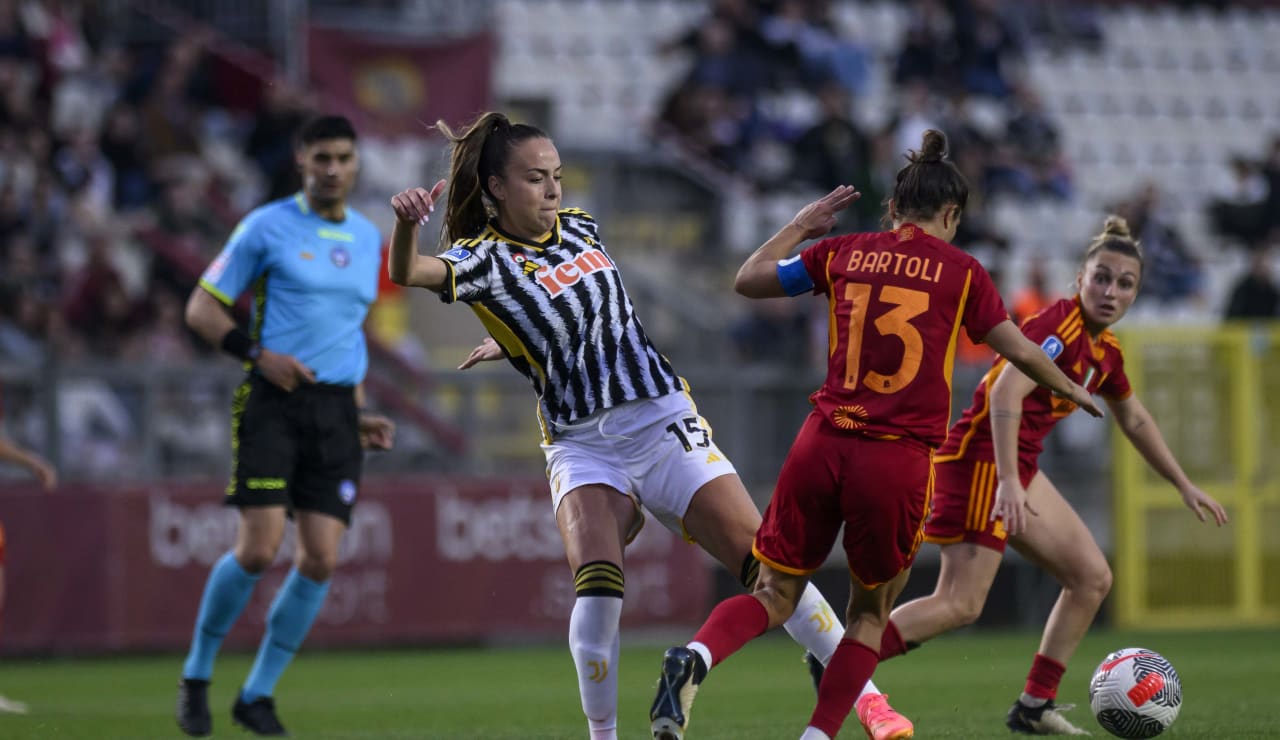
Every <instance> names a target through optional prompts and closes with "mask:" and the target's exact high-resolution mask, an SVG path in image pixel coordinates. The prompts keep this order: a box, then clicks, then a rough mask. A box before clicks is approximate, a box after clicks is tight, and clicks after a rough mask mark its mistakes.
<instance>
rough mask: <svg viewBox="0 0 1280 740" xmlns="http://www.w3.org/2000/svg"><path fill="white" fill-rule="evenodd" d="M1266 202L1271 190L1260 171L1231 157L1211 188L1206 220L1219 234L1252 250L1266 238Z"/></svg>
mask: <svg viewBox="0 0 1280 740" xmlns="http://www.w3.org/2000/svg"><path fill="white" fill-rule="evenodd" d="M1270 198H1271V186H1270V184H1269V183H1268V182H1267V177H1266V176H1264V175H1263V173H1262V168H1261V167H1260V166H1258V165H1257V164H1256V163H1254V162H1252V161H1250V160H1249V158H1248V157H1243V156H1240V155H1236V156H1233V157H1231V161H1230V163H1229V165H1228V169H1227V171H1226V172H1225V173H1223V175H1222V177H1221V178H1219V181H1218V183H1217V185H1216V187H1214V192H1213V199H1212V200H1211V201H1210V203H1209V219H1210V221H1211V222H1212V223H1213V228H1214V229H1215V230H1216V231H1217V232H1218V233H1219V234H1222V235H1223V236H1228V237H1233V238H1235V239H1239V240H1240V241H1241V242H1242V243H1243V244H1244V245H1245V246H1246V247H1248V248H1250V249H1252V248H1253V247H1254V246H1255V245H1256V244H1258V243H1259V242H1261V241H1262V239H1263V238H1264V237H1265V236H1266V235H1267V231H1268V230H1269V228H1270V221H1271V220H1272V219H1273V218H1274V217H1273V215H1272V214H1271V213H1269V212H1268V201H1269V200H1270Z"/></svg>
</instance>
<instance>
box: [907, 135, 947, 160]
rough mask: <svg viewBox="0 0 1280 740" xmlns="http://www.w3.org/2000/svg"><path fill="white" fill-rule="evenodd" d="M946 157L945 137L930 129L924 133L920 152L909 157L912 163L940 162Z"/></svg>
mask: <svg viewBox="0 0 1280 740" xmlns="http://www.w3.org/2000/svg"><path fill="white" fill-rule="evenodd" d="M946 156H947V137H946V135H945V134H943V133H942V132H941V131H939V130H937V129H934V128H931V129H929V130H927V131H925V132H924V139H923V141H921V143H920V151H918V152H916V153H915V155H914V156H912V157H910V159H911V161H912V162H941V161H942V160H943V158H944V157H946Z"/></svg>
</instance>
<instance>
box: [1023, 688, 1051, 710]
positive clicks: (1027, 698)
mask: <svg viewBox="0 0 1280 740" xmlns="http://www.w3.org/2000/svg"><path fill="white" fill-rule="evenodd" d="M1018 701H1020V702H1022V706H1024V707H1031V708H1032V709H1035V708H1036V707H1042V706H1044V705H1045V704H1048V703H1049V700H1048V699H1042V698H1040V697H1038V696H1032V695H1031V694H1028V693H1027V692H1025V691H1024V692H1022V696H1020V697H1018Z"/></svg>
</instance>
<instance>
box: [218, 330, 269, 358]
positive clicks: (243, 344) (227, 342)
mask: <svg viewBox="0 0 1280 740" xmlns="http://www.w3.org/2000/svg"><path fill="white" fill-rule="evenodd" d="M222 351H223V352H226V353H227V354H229V355H231V356H232V357H238V358H240V359H241V360H244V361H245V362H257V361H258V357H259V356H260V355H261V354H262V345H260V344H258V343H257V342H255V341H253V339H252V338H251V337H250V336H249V333H248V332H246V331H245V330H244V329H241V328H240V327H238V326H237V327H235V328H234V329H232V330H231V331H229V332H227V333H226V334H224V335H223V336H222Z"/></svg>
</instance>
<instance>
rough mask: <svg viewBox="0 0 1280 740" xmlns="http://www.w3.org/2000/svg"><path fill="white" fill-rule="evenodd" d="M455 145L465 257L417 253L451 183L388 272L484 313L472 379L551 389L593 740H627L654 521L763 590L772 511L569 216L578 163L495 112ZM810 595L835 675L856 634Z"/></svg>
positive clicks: (573, 214)
mask: <svg viewBox="0 0 1280 740" xmlns="http://www.w3.org/2000/svg"><path fill="white" fill-rule="evenodd" d="M439 126H440V129H441V131H443V132H444V134H445V135H446V136H447V137H448V138H449V139H450V140H451V141H452V142H453V144H454V147H453V156H452V163H451V167H450V178H451V180H452V186H451V187H450V190H449V197H448V205H447V207H446V212H445V217H444V234H445V239H446V241H447V243H448V245H449V249H448V250H447V251H445V252H443V253H442V254H439V255H436V256H426V255H419V254H417V249H416V245H415V240H416V236H417V230H418V227H419V225H420V224H422V223H425V221H426V219H427V217H428V215H429V214H430V213H432V211H433V210H434V209H435V204H436V201H437V199H438V198H439V197H440V196H441V194H442V193H443V191H444V184H445V183H444V181H443V180H441V181H440V182H438V183H437V184H436V185H435V186H434V187H433V188H432V189H431V190H430V191H428V190H426V189H424V188H411V189H409V190H405V191H404V192H401V193H399V194H397V195H396V196H395V197H393V198H392V199H391V205H392V208H393V209H394V210H395V214H396V225H395V228H394V231H393V233H392V241H391V257H390V260H389V264H388V270H389V272H390V274H391V279H392V280H393V281H395V282H396V283H398V284H400V285H417V286H421V287H424V288H427V289H429V290H433V291H436V292H438V293H440V296H441V298H442V299H443V300H444V301H445V302H447V303H452V302H454V301H462V302H464V303H467V304H468V305H470V306H471V308H472V310H474V311H475V313H476V314H477V315H478V316H479V317H480V320H481V322H482V323H483V324H484V326H485V328H486V329H487V330H488V331H489V333H490V335H491V336H490V338H487V339H486V340H485V342H484V343H482V344H481V345H480V346H479V347H477V348H476V349H475V350H474V351H473V352H472V353H471V355H470V356H469V357H468V358H467V359H466V361H465V362H463V364H462V367H463V368H466V367H470V366H471V365H474V364H475V363H476V362H480V361H483V360H496V359H502V358H504V357H505V358H506V359H507V360H508V361H509V362H510V363H511V364H512V366H514V367H515V369H516V370H517V371H519V372H520V374H522V375H524V376H525V377H526V378H528V379H529V381H530V382H531V383H532V384H533V388H534V392H535V393H536V394H537V396H538V417H539V421H540V423H541V425H542V430H543V437H544V440H543V445H542V449H543V451H544V452H545V453H546V457H547V473H548V478H549V479H550V482H551V495H552V505H553V510H554V512H555V517H556V523H557V524H558V525H559V528H560V534H561V536H562V538H563V540H564V546H565V554H566V555H567V557H568V561H569V566H570V568H571V569H572V571H573V574H574V582H575V591H576V595H577V598H576V601H575V603H574V607H573V612H572V614H571V616H570V619H569V647H570V652H571V653H572V655H573V660H574V664H575V666H576V668H577V671H578V686H579V693H580V695H581V700H582V708H583V711H584V713H585V714H586V716H587V721H588V725H589V727H590V730H591V737H592V738H616V737H617V729H616V725H617V704H618V698H617V685H618V684H617V680H618V679H617V676H618V673H617V671H618V666H617V663H618V648H619V631H618V621H619V617H620V615H621V612H622V596H623V585H624V577H623V567H622V565H623V550H624V548H625V546H626V544H627V543H628V542H630V541H631V539H632V538H633V537H635V535H636V533H637V532H638V531H639V528H640V526H641V525H642V524H643V522H644V518H643V515H642V513H641V507H642V506H643V507H644V508H646V509H648V510H649V511H650V512H651V513H652V514H653V515H654V516H655V517H656V518H657V519H658V520H659V521H661V522H662V523H663V524H664V525H666V526H667V527H669V528H671V529H672V530H673V531H675V532H677V533H680V534H682V535H684V536H685V537H686V538H688V539H690V540H691V541H694V542H697V543H698V544H699V545H701V546H702V547H703V549H705V550H706V551H707V552H708V553H710V554H711V555H712V556H713V557H715V558H716V559H717V560H719V561H720V562H721V563H723V564H724V565H725V567H727V568H729V569H730V571H731V572H733V573H734V574H738V575H740V578H741V580H742V582H743V583H744V584H745V585H746V586H747V587H751V586H752V585H753V584H754V583H755V579H756V574H757V568H758V564H757V562H756V561H755V559H754V558H753V557H752V555H751V538H752V537H753V536H754V535H755V531H756V528H757V527H758V526H759V524H760V512H759V510H758V509H757V508H756V506H755V504H754V503H753V502H752V500H751V498H750V496H749V495H748V494H747V490H746V488H745V487H744V486H743V485H742V481H741V480H739V478H738V475H737V473H736V472H735V471H734V468H733V465H732V464H731V463H730V462H729V461H728V460H727V459H726V458H725V456H724V454H723V453H722V452H720V450H719V449H718V448H717V447H716V445H715V442H713V441H712V438H711V427H710V426H709V425H708V424H707V422H706V420H705V419H703V418H702V417H701V416H699V415H698V412H697V409H696V408H695V407H694V405H693V401H692V399H691V398H690V397H689V395H688V392H687V387H686V386H685V384H684V381H683V380H682V379H681V378H680V377H679V376H677V375H676V373H675V371H674V370H673V369H672V367H671V364H670V363H669V362H668V361H667V359H666V358H665V357H663V356H662V355H661V354H660V353H659V352H658V350H657V349H656V348H655V347H654V345H653V343H652V342H651V341H650V340H649V338H648V336H646V334H645V331H644V328H643V327H642V326H641V325H640V321H639V319H637V318H636V313H635V309H634V307H633V306H632V304H631V300H630V299H629V298H628V297H627V293H626V291H625V289H624V288H623V285H622V281H621V279H620V277H619V275H618V271H617V269H616V267H615V265H614V263H613V260H612V259H611V258H610V257H609V255H608V253H607V252H606V251H605V249H604V244H603V242H602V241H601V237H600V227H599V225H598V224H597V223H596V221H595V219H593V218H592V217H591V216H589V215H587V214H586V213H584V212H583V211H581V210H578V209H574V208H562V207H561V203H560V195H561V191H560V155H559V153H558V152H557V151H556V147H555V145H554V144H553V143H552V141H551V139H550V138H549V137H548V136H547V135H546V134H545V133H544V132H542V131H541V130H539V129H537V128H534V127H532V126H527V125H524V124H512V123H511V122H510V121H508V120H507V118H506V116H504V115H501V114H498V113H486V114H484V115H483V116H481V117H480V118H479V119H478V120H476V121H475V122H474V123H473V124H472V125H471V126H469V127H468V128H467V129H466V130H464V131H463V132H461V133H460V134H454V133H453V132H452V131H451V130H450V129H449V127H448V126H446V125H444V124H443V123H442V124H439ZM837 622H838V620H836V619H835V617H834V615H833V614H832V612H831V607H830V606H829V605H828V604H827V603H826V601H825V600H824V599H823V598H822V596H821V594H820V593H818V591H817V589H815V588H813V587H810V588H809V589H808V590H807V591H806V592H805V593H804V597H803V600H802V601H801V607H800V609H799V610H798V613H797V614H796V619H795V620H793V621H792V622H790V623H788V625H787V628H788V631H790V632H791V634H792V635H793V636H794V637H795V638H796V640H797V641H798V642H800V643H801V644H803V645H804V646H805V647H806V648H808V649H810V650H812V651H814V652H815V653H816V654H817V655H819V656H820V657H821V658H822V659H823V660H824V661H825V660H826V659H828V658H830V656H831V655H832V654H833V653H834V652H835V649H836V645H837V644H838V642H839V630H837V629H834V628H833V625H834V624H836V623H837Z"/></svg>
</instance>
